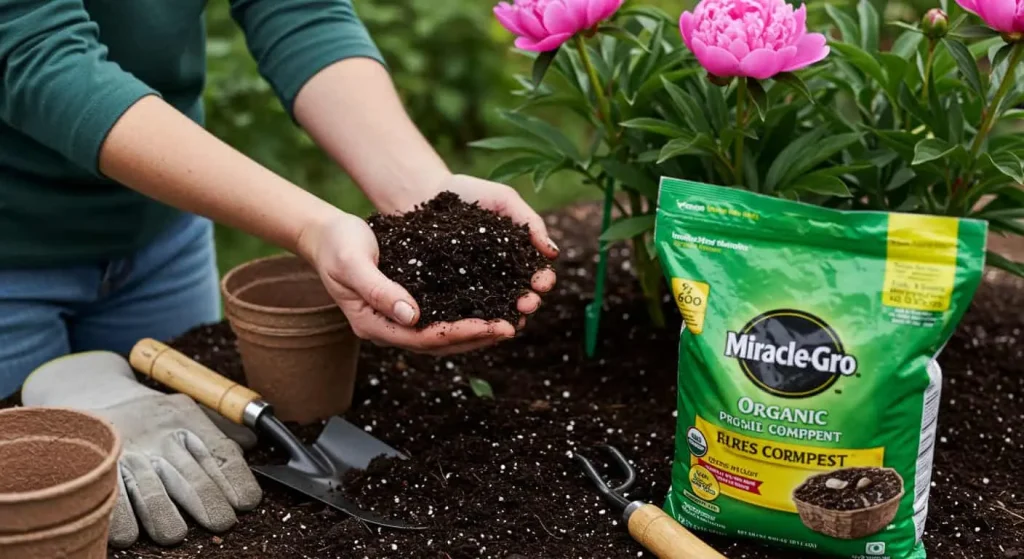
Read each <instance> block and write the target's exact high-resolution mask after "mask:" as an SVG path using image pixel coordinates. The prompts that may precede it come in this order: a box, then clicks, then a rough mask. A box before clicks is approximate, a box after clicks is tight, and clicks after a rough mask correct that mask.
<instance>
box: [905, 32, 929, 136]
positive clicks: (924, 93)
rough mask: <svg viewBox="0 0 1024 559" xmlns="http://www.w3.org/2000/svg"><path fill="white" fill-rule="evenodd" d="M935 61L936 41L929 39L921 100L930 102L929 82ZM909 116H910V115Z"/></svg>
mask: <svg viewBox="0 0 1024 559" xmlns="http://www.w3.org/2000/svg"><path fill="white" fill-rule="evenodd" d="M934 61H935V41H934V40H932V39H929V40H928V62H925V65H924V87H922V88H921V101H923V102H924V103H928V82H930V81H931V79H932V63H933V62H934ZM908 118H909V117H908Z"/></svg>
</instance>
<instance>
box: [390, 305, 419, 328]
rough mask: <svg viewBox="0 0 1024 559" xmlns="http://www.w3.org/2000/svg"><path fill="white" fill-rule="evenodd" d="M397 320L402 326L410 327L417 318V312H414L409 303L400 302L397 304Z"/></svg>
mask: <svg viewBox="0 0 1024 559" xmlns="http://www.w3.org/2000/svg"><path fill="white" fill-rule="evenodd" d="M395 318H397V319H398V321H399V322H401V323H402V324H405V325H406V326H410V325H412V321H413V319H414V318H416V311H415V310H413V308H412V305H410V304H409V303H406V302H405V301H398V302H397V303H395Z"/></svg>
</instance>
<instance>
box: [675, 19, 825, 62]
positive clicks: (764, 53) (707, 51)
mask: <svg viewBox="0 0 1024 559" xmlns="http://www.w3.org/2000/svg"><path fill="white" fill-rule="evenodd" d="M679 30H680V31H681V32H682V34H683V41H684V42H685V43H686V46H687V47H688V48H689V49H690V50H691V51H693V54H694V56H696V57H697V61H698V62H700V65H701V66H703V67H704V68H705V69H706V70H707V71H708V72H709V73H711V74H713V75H715V76H719V77H731V76H747V77H751V78H755V79H759V80H763V79H767V78H770V77H772V76H774V75H775V74H778V73H780V72H791V71H793V70H799V69H800V68H804V67H806V66H810V65H811V64H814V63H815V62H818V61H819V60H821V59H823V58H825V57H826V56H827V55H828V53H829V48H828V46H826V44H825V43H826V40H825V36H824V35H822V34H821V33H807V10H806V7H805V6H800V8H799V9H797V10H793V7H792V6H790V5H789V4H787V3H786V2H785V0H702V1H701V2H700V3H699V4H698V5H697V7H696V8H695V9H694V11H693V13H690V12H683V15H682V17H680V18H679Z"/></svg>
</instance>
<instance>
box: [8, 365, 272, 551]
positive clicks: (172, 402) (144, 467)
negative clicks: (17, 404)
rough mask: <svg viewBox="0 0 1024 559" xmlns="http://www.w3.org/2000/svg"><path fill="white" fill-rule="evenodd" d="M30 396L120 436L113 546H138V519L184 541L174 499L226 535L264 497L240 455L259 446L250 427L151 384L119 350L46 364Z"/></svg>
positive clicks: (33, 378)
mask: <svg viewBox="0 0 1024 559" xmlns="http://www.w3.org/2000/svg"><path fill="white" fill-rule="evenodd" d="M22 402H23V403H24V404H25V405H26V406H56V407H67V408H75V409H80V410H88V411H91V412H93V413H96V414H97V415H100V416H102V417H104V418H106V419H107V420H109V421H110V422H111V423H113V425H114V427H115V428H116V429H117V430H118V432H119V433H120V434H121V437H122V439H123V448H124V450H123V453H122V454H121V458H120V461H119V463H118V466H119V468H118V470H119V471H118V473H119V476H118V478H119V484H120V488H119V492H120V493H119V495H118V499H117V504H116V505H115V507H114V512H113V513H112V516H111V526H110V537H109V540H110V544H111V546H113V547H116V548H126V547H129V546H131V545H132V544H134V543H135V541H136V540H137V539H138V536H139V523H141V524H142V528H143V529H145V531H146V533H147V534H148V535H149V536H150V538H152V539H153V541H155V542H156V543H158V544H160V545H174V544H178V543H180V542H181V541H182V540H184V538H185V534H186V532H187V531H188V527H187V526H186V525H185V520H184V519H183V518H182V516H181V514H180V513H179V511H178V509H177V508H176V507H175V505H174V503H177V504H178V505H180V506H181V507H182V508H184V509H185V510H186V511H187V512H188V514H189V515H190V516H191V517H192V518H193V519H195V521H196V522H198V523H199V524H200V525H201V526H203V527H204V528H206V529H207V530H210V531H211V532H214V533H220V532H223V531H226V530H227V529H229V528H231V527H232V526H234V524H235V523H236V521H237V518H236V516H235V510H239V511H247V510H252V509H253V508H255V507H256V505H258V504H259V502H260V500H261V499H262V498H263V493H262V490H261V489H260V486H259V484H257V483H256V479H255V478H254V476H253V474H252V472H251V471H250V470H249V467H248V465H247V464H246V462H245V458H244V457H243V455H242V447H246V448H251V447H252V446H253V445H255V442H256V436H255V434H254V433H252V431H250V430H248V429H246V428H244V427H240V426H238V425H234V424H232V423H230V422H228V421H227V420H225V419H223V418H220V417H219V416H217V415H216V414H215V413H213V412H212V411H210V410H207V409H205V408H203V407H202V406H200V405H199V404H197V403H196V402H195V401H193V400H192V399H191V398H189V397H188V396H186V395H184V394H173V395H168V394H163V393H161V392H158V391H156V390H153V389H151V388H148V387H146V386H143V385H142V384H140V383H139V382H138V381H137V380H136V378H135V375H134V373H133V372H132V369H131V365H129V363H128V362H127V361H126V360H125V359H124V358H123V357H121V356H120V355H118V354H116V353H111V352H105V351H97V352H88V353H80V354H75V355H70V356H67V357H62V358H59V359H56V360H53V361H50V362H49V363H46V364H44V365H43V366H41V367H40V368H38V369H36V370H35V371H34V372H33V373H32V374H31V375H30V376H29V377H28V379H26V381H25V384H24V386H23V387H22ZM225 433H228V435H230V437H229V436H228V435H226V434H225ZM136 517H137V520H136Z"/></svg>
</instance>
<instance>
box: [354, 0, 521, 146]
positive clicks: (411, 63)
mask: <svg viewBox="0 0 1024 559" xmlns="http://www.w3.org/2000/svg"><path fill="white" fill-rule="evenodd" d="M354 3H355V5H356V9H357V10H358V13H359V16H360V17H361V18H362V20H363V22H364V23H365V24H366V26H367V27H368V28H369V29H370V33H371V34H372V36H373V37H374V40H375V41H376V42H377V46H378V47H379V48H380V49H381V52H383V54H384V57H385V59H386V60H387V62H388V64H389V65H390V66H391V69H392V73H393V75H394V78H395V83H396V85H397V87H398V90H399V92H400V94H401V95H402V98H403V100H404V101H405V106H406V108H407V110H408V111H409V113H410V114H411V115H412V116H413V119H414V120H415V121H416V124H417V125H418V126H419V128H420V130H421V131H422V132H423V133H424V135H426V136H427V138H428V139H429V140H430V141H431V142H432V143H433V144H434V145H435V147H437V148H438V149H441V150H442V151H446V152H460V153H461V152H462V151H463V150H464V149H465V144H466V143H467V142H470V141H472V140H475V139H478V138H481V137H484V136H485V135H487V133H488V131H489V130H490V126H491V123H490V122H489V118H490V113H492V112H493V111H489V110H488V107H490V106H492V105H493V103H496V102H497V103H500V102H502V101H503V99H502V98H501V97H502V96H503V95H505V92H506V91H508V88H509V87H510V86H511V84H512V81H511V80H512V74H511V72H509V71H508V69H507V67H506V66H507V61H506V60H507V58H506V53H507V45H506V44H505V43H506V41H507V40H509V39H510V37H508V36H507V35H506V34H504V33H503V32H502V31H501V30H500V29H499V28H497V27H496V26H495V25H494V17H493V15H492V12H491V4H490V3H488V2H482V1H480V0H445V1H443V2H438V1H437V0H355V2H354Z"/></svg>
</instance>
